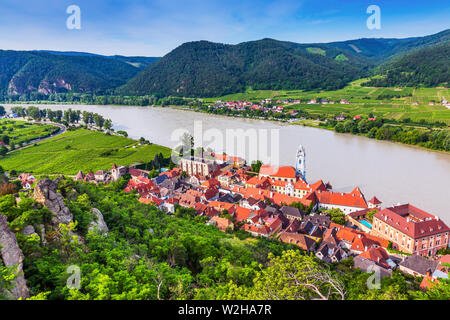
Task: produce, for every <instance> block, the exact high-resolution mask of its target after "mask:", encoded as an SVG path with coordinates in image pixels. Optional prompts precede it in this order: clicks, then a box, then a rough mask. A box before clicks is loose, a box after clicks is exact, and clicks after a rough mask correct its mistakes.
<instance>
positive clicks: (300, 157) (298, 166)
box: [295, 145, 306, 181]
mask: <svg viewBox="0 0 450 320" xmlns="http://www.w3.org/2000/svg"><path fill="white" fill-rule="evenodd" d="M305 160H306V153H305V148H304V147H303V146H302V145H299V147H298V149H297V161H296V163H295V170H296V171H297V174H298V175H299V176H301V177H302V179H303V180H305V181H306V165H305Z"/></svg>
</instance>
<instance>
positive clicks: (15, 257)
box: [0, 214, 30, 299]
mask: <svg viewBox="0 0 450 320" xmlns="http://www.w3.org/2000/svg"><path fill="white" fill-rule="evenodd" d="M0 246H1V250H0V253H1V257H2V260H3V263H4V265H5V266H7V267H11V266H16V267H17V270H16V272H17V274H18V276H17V278H16V279H15V280H14V282H15V283H14V285H13V288H12V289H11V291H10V292H9V293H10V295H11V296H12V297H13V298H15V299H19V298H24V299H25V298H29V297H30V290H29V289H28V287H27V283H26V280H25V277H24V275H23V258H24V257H23V253H22V250H20V248H19V245H18V244H17V240H16V236H15V235H14V233H12V232H11V230H10V229H9V226H8V222H7V221H6V217H5V216H3V215H1V214H0Z"/></svg>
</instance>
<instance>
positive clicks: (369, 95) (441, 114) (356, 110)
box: [203, 79, 450, 125]
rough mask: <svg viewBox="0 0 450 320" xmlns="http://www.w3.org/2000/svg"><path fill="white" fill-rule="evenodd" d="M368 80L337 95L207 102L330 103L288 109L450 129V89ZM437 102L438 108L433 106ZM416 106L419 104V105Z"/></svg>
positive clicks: (259, 93)
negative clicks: (393, 85) (390, 85)
mask: <svg viewBox="0 0 450 320" xmlns="http://www.w3.org/2000/svg"><path fill="white" fill-rule="evenodd" d="M365 81H367V79H360V80H357V81H354V82H352V83H351V84H349V85H348V86H346V87H345V88H343V89H339V90H334V91H307V92H306V91H302V90H289V91H284V90H278V91H277V90H251V89H249V90H247V91H246V92H243V93H237V94H231V95H226V96H223V97H217V98H209V99H203V101H204V102H205V103H213V102H215V101H217V100H222V101H233V100H247V101H254V102H256V101H261V100H263V99H266V98H271V99H272V100H283V99H300V100H302V101H305V100H310V99H327V100H329V101H335V102H336V103H335V104H324V105H321V104H306V103H303V104H298V105H291V106H287V107H285V110H304V111H306V112H308V113H311V114H317V115H321V114H331V115H339V114H345V115H351V116H355V115H368V114H370V113H372V114H373V115H375V116H377V117H384V118H387V119H396V120H402V119H406V118H410V119H411V120H412V121H420V120H422V119H424V120H426V121H433V122H434V121H441V122H445V123H447V124H448V125H450V109H447V108H446V107H445V106H442V105H440V102H441V101H442V100H443V99H444V98H446V99H447V100H449V99H450V89H448V88H409V87H407V88H405V87H404V88H375V87H362V86H361V83H363V82H365ZM341 99H347V100H348V101H349V102H350V103H351V104H350V105H345V104H340V103H339V101H340V100H341ZM431 101H434V102H435V103H436V104H435V105H429V103H430V102H431ZM415 103H418V104H417V105H415Z"/></svg>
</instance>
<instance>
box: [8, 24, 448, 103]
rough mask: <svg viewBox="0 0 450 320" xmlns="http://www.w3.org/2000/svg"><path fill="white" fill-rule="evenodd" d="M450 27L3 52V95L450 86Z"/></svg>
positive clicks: (196, 93)
mask: <svg viewBox="0 0 450 320" xmlns="http://www.w3.org/2000/svg"><path fill="white" fill-rule="evenodd" d="M449 42H450V30H445V31H442V32H440V33H437V34H434V35H430V36H426V37H415V38H407V39H357V40H349V41H341V42H332V43H316V44H298V43H293V42H284V41H277V40H274V39H262V40H258V41H250V42H244V43H240V44H237V45H228V44H219V43H212V42H208V41H196V42H189V43H185V44H183V45H181V46H179V47H178V48H176V49H174V50H173V51H171V52H170V53H168V54H167V55H166V56H164V57H162V58H156V57H125V56H119V55H115V56H102V55H98V54H92V53H85V52H59V51H3V50H0V96H5V95H22V94H33V95H34V94H40V95H49V94H53V93H59V92H79V93H82V92H87V93H97V94H111V93H115V94H123V95H147V94H154V95H157V96H169V95H172V96H185V97H213V96H221V95H225V94H229V93H236V92H242V91H245V90H246V89H247V88H253V89H273V90H281V89H284V90H293V89H304V90H316V89H319V90H333V89H338V88H342V87H343V86H345V85H346V84H347V83H348V82H350V81H352V80H355V79H358V78H362V77H368V76H372V75H375V74H379V75H382V77H378V78H377V79H374V80H372V81H371V82H370V84H371V85H374V86H387V85H414V86H420V85H423V86H435V85H448V83H449V74H448V64H449V61H450V58H449V53H448V43H449Z"/></svg>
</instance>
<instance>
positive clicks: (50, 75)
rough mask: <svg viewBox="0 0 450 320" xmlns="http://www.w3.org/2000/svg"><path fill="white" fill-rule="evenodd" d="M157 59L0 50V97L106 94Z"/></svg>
mask: <svg viewBox="0 0 450 320" xmlns="http://www.w3.org/2000/svg"><path fill="white" fill-rule="evenodd" d="M155 60H157V58H146V57H124V56H111V57H106V56H101V55H96V54H90V53H80V52H56V51H52V52H46V51H10V50H8V51H4V50H0V94H1V95H4V94H9V95H15V94H24V93H31V92H39V93H42V94H45V95H48V94H52V93H57V92H67V91H73V92H96V93H104V92H106V91H107V90H113V89H115V88H117V87H118V86H121V85H123V84H125V83H126V82H127V81H128V80H129V79H130V78H132V77H133V76H135V75H136V74H137V73H138V72H139V71H140V70H141V69H143V68H145V67H147V66H148V65H149V64H150V63H152V62H154V61H155Z"/></svg>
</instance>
